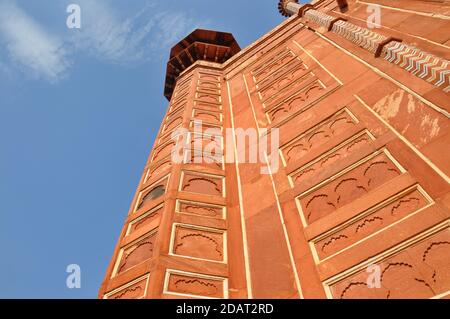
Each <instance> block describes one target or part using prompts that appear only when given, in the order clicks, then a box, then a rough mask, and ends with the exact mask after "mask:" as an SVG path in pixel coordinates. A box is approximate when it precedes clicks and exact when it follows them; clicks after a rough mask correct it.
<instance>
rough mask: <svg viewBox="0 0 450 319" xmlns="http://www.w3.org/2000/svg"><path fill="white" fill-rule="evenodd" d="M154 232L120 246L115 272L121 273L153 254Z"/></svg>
mask: <svg viewBox="0 0 450 319" xmlns="http://www.w3.org/2000/svg"><path fill="white" fill-rule="evenodd" d="M156 234H157V232H156V231H153V232H151V233H150V234H148V235H146V236H144V237H142V238H140V239H138V240H136V241H134V242H133V243H131V244H129V245H127V246H126V247H124V248H122V251H121V253H120V254H119V257H118V261H117V264H116V271H115V274H116V275H117V274H121V273H123V272H124V271H126V270H128V269H130V268H132V267H134V266H136V265H138V264H140V263H142V262H144V261H146V260H148V259H150V258H151V257H152V256H153V248H154V245H155V240H156Z"/></svg>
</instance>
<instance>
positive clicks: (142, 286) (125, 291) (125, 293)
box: [104, 275, 149, 299]
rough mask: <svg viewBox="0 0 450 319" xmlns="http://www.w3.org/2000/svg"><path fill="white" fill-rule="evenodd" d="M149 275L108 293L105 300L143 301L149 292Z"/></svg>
mask: <svg viewBox="0 0 450 319" xmlns="http://www.w3.org/2000/svg"><path fill="white" fill-rule="evenodd" d="M148 278H149V277H148V275H146V276H144V277H143V278H139V279H137V280H134V281H132V282H131V283H128V284H126V285H123V286H122V287H119V288H117V289H115V290H113V291H111V292H109V293H107V294H106V295H105V297H104V299H141V298H143V297H144V296H145V293H146V290H147V282H148Z"/></svg>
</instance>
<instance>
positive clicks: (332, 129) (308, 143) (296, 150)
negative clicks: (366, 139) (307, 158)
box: [281, 109, 357, 164]
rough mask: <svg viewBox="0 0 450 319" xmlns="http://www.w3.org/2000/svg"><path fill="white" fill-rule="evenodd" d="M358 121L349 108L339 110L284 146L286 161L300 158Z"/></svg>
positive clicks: (283, 151)
mask: <svg viewBox="0 0 450 319" xmlns="http://www.w3.org/2000/svg"><path fill="white" fill-rule="evenodd" d="M356 123H357V121H356V119H355V118H354V117H353V115H352V114H351V113H350V112H349V111H348V110H347V109H344V110H343V111H339V112H338V113H336V114H334V115H333V116H331V117H330V118H328V119H326V120H324V121H322V122H320V123H319V124H317V125H316V126H314V127H312V128H311V129H309V130H307V131H306V132H305V133H303V134H301V135H300V136H299V137H297V138H295V139H294V140H293V141H292V142H289V143H288V144H287V145H285V146H282V148H281V151H282V155H283V159H284V161H285V162H286V163H288V164H289V163H292V162H294V161H296V160H298V159H299V158H300V157H301V156H303V155H304V154H306V153H308V152H309V151H310V150H312V149H314V148H315V147H317V146H319V145H322V144H324V143H325V142H327V141H329V140H330V139H332V138H333V137H335V136H336V135H338V134H339V133H342V132H344V131H345V130H347V129H349V128H351V127H353V126H354V125H355V124H356Z"/></svg>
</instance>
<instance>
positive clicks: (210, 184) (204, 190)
mask: <svg viewBox="0 0 450 319" xmlns="http://www.w3.org/2000/svg"><path fill="white" fill-rule="evenodd" d="M223 183H224V179H223V177H221V176H215V175H210V174H201V173H194V172H183V179H182V182H181V186H180V190H181V191H185V192H191V193H198V194H205V195H213V196H223V195H224V194H223V190H224V185H223Z"/></svg>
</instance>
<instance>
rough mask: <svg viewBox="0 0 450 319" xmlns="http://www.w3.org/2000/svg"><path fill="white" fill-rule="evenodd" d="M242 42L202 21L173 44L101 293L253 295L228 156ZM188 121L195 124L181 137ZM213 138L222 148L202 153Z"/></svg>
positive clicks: (133, 295) (129, 295) (107, 295)
mask: <svg viewBox="0 0 450 319" xmlns="http://www.w3.org/2000/svg"><path fill="white" fill-rule="evenodd" d="M239 51H240V48H239V45H238V44H237V42H236V41H235V39H234V37H233V35H231V34H230V33H224V32H216V31H210V30H200V29H198V30H195V31H194V32H192V33H191V34H189V35H188V36H187V37H186V38H184V39H183V40H181V41H180V42H179V43H178V44H176V45H175V46H174V47H173V48H172V50H171V51H170V58H169V61H168V62H167V72H166V81H165V89H164V95H165V96H166V97H167V99H168V100H169V105H168V109H167V113H166V116H165V118H164V119H163V122H162V125H161V128H160V131H159V133H158V136H157V138H156V141H155V144H154V147H153V150H152V152H151V154H150V157H149V159H148V161H147V165H146V166H145V168H144V171H143V174H142V178H141V181H140V183H139V186H138V189H137V192H136V195H135V198H134V200H133V203H132V205H131V208H130V211H129V213H128V218H127V219H126V221H125V226H124V228H123V230H122V233H121V235H120V239H119V243H118V245H117V247H116V249H115V251H114V255H113V258H112V261H111V264H110V266H109V268H108V271H107V274H106V278H105V281H104V283H103V285H102V288H101V289H100V294H99V295H100V297H102V298H175V297H177V296H178V297H195V296H202V297H208V298H228V297H232V298H246V297H247V293H246V290H245V284H244V283H243V281H244V280H245V279H244V274H245V269H244V268H243V267H242V265H243V248H242V240H241V238H242V237H241V236H234V237H231V238H230V236H229V232H234V233H237V234H240V233H241V232H242V231H241V229H240V218H239V213H238V195H237V188H236V177H235V173H234V165H231V166H230V165H228V164H225V163H224V160H223V159H224V156H225V153H224V152H225V149H224V147H223V145H224V140H225V138H226V137H225V136H224V134H223V132H224V127H229V126H230V118H229V115H228V114H229V113H228V109H227V105H226V104H225V103H224V99H225V96H226V95H225V91H226V86H225V83H224V81H223V73H222V64H223V63H224V62H225V61H227V60H228V59H229V58H231V57H232V56H234V55H236V54H237V53H238V52H239ZM195 121H201V122H202V127H201V131H198V130H197V131H196V130H195V127H194V124H195ZM208 129H216V132H218V133H216V134H214V135H208V134H206V133H205V132H206V131H207V130H208ZM183 130H184V131H185V132H189V133H187V134H184V135H185V136H177V135H179V134H181V135H183V134H182V132H183ZM178 132H180V133H178ZM182 138H185V139H186V138H189V139H190V142H189V143H187V144H183V145H182V146H183V147H184V150H183V151H184V152H185V156H189V158H184V160H185V161H181V162H179V161H178V162H177V161H175V160H174V158H173V156H172V150H173V149H174V148H175V147H176V145H178V144H177V143H178V142H179V141H180V139H182ZM206 143H216V144H217V145H216V150H217V152H216V153H215V154H214V156H212V157H209V158H207V159H206V160H204V161H203V160H202V155H203V154H202V150H201V149H198V146H200V148H201V147H202V145H204V144H206ZM180 153H181V151H180ZM197 157H198V158H197ZM198 159H199V160H198ZM229 167H231V168H232V171H230V168H229ZM231 270H233V271H232V272H231Z"/></svg>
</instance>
